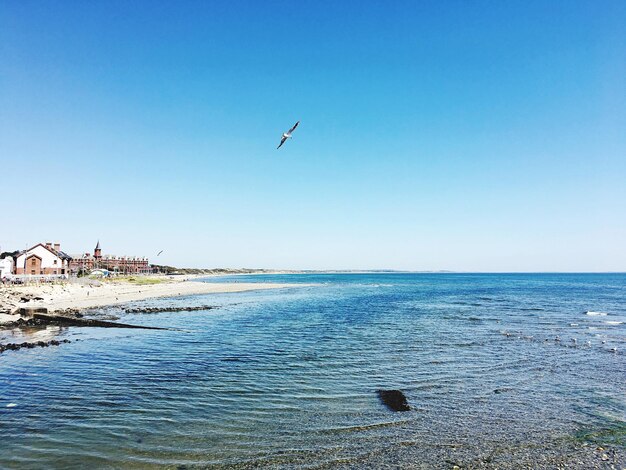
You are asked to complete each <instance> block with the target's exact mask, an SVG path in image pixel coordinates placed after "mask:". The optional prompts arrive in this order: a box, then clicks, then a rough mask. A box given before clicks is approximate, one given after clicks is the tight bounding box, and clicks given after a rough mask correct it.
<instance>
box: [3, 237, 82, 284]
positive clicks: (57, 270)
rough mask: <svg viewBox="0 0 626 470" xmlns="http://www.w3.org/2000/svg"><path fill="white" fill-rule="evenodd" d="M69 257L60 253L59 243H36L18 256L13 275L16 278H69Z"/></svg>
mask: <svg viewBox="0 0 626 470" xmlns="http://www.w3.org/2000/svg"><path fill="white" fill-rule="evenodd" d="M71 259H72V258H71V257H70V256H69V255H68V254H66V253H64V252H63V251H61V245H60V244H59V243H55V244H52V242H48V243H45V244H44V243H38V244H37V245H35V246H32V247H31V248H29V249H27V250H24V251H22V252H21V253H19V254H18V256H17V259H16V260H15V267H14V270H15V274H16V275H18V276H24V275H25V276H38V277H39V276H46V277H63V278H67V277H69V273H70V261H71Z"/></svg>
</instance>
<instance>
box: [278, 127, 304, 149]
mask: <svg viewBox="0 0 626 470" xmlns="http://www.w3.org/2000/svg"><path fill="white" fill-rule="evenodd" d="M298 124H300V121H298V122H296V123H295V124H294V125H293V127H292V128H291V129H289V130H288V131H287V132H285V133H284V134H283V136H282V137H281V139H280V145H279V146H278V147H276V149H277V150H278V149H279V148H281V147H282V146H283V144H284V143H285V142H286V141H287V139H290V138H291V133H292V132H293V131H295V130H296V127H298Z"/></svg>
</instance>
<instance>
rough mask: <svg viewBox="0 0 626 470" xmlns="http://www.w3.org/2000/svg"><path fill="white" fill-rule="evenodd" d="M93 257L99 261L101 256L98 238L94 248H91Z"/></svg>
mask: <svg viewBox="0 0 626 470" xmlns="http://www.w3.org/2000/svg"><path fill="white" fill-rule="evenodd" d="M93 257H94V258H95V259H96V261H100V258H102V250H101V249H100V240H98V243H96V248H95V249H94V250H93Z"/></svg>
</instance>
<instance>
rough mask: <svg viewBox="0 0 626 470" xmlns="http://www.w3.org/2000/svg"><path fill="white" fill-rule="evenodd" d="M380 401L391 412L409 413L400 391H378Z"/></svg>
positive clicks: (407, 405)
mask: <svg viewBox="0 0 626 470" xmlns="http://www.w3.org/2000/svg"><path fill="white" fill-rule="evenodd" d="M376 393H378V397H379V398H380V400H381V401H382V402H383V403H384V404H385V405H386V406H387V408H389V409H390V410H393V411H409V410H410V409H411V407H410V406H409V403H408V402H407V400H406V396H404V393H402V392H401V391H400V390H378V391H377V392H376Z"/></svg>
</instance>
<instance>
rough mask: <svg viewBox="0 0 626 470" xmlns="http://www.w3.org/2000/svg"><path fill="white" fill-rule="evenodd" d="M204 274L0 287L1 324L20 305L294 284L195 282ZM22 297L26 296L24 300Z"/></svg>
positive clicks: (83, 305) (73, 304)
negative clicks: (130, 280) (131, 280)
mask: <svg viewBox="0 0 626 470" xmlns="http://www.w3.org/2000/svg"><path fill="white" fill-rule="evenodd" d="M199 277H206V276H185V277H178V276H177V277H173V276H171V277H155V278H139V279H138V282H136V283H135V282H128V281H126V280H120V281H88V280H84V281H81V280H77V281H74V282H67V283H60V284H41V285H36V284H32V285H25V286H10V287H0V323H6V322H11V321H14V320H15V319H16V318H17V316H16V315H14V314H9V313H8V312H14V311H15V310H17V309H18V308H20V307H28V308H36V307H44V308H47V309H48V311H49V312H55V311H58V310H64V309H67V308H73V309H79V310H81V309H87V308H96V307H105V306H110V305H118V304H123V303H127V302H134V301H138V300H144V299H150V298H156V297H178V296H185V295H195V294H212V293H224V292H244V291H250V290H262V289H278V288H285V287H293V284H271V283H267V284H265V283H243V282H242V283H237V282H233V283H210V282H194V280H195V279H197V278H199ZM24 299H28V300H27V301H24Z"/></svg>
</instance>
